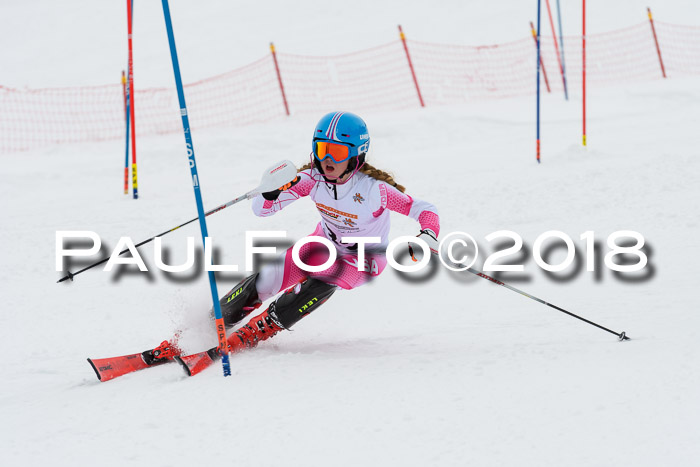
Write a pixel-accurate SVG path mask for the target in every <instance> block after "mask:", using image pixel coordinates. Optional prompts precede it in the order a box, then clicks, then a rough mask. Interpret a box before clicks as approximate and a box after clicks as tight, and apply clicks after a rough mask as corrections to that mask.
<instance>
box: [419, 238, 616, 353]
mask: <svg viewBox="0 0 700 467" xmlns="http://www.w3.org/2000/svg"><path fill="white" fill-rule="evenodd" d="M411 250H412V249H411V247H410V245H409V252H410V254H411V257H413V252H412V251H411ZM433 254H435V255H439V252H435V251H433ZM414 261H415V259H414ZM451 263H452V262H451ZM452 266H453V267H455V268H459V266H460V265H459V264H454V263H452ZM462 271H469V272H471V273H472V274H474V275H475V276H479V277H481V278H483V279H486V280H488V281H491V282H493V283H494V284H497V285H502V286H503V287H505V288H507V289H510V290H512V291H513V292H517V293H519V294H520V295H523V296H525V297H527V298H531V299H532V300H535V301H536V302H540V303H542V304H543V305H547V306H548V307H551V308H554V309H555V310H557V311H561V312H562V313H566V314H567V315H569V316H572V317H574V318H576V319H580V320H581V321H583V322H585V323H588V324H590V325H592V326H595V327H597V328H599V329H602V330H603V331H607V332H609V333H610V334H615V335H616V336H617V337H618V338H619V339H620V340H621V341H628V340H630V338H629V337H627V335H626V334H625V332H624V331H622V332H615V331H613V330H611V329H608V328H606V327H605V326H601V325H600V324H597V323H594V322H593V321H590V320H587V319H586V318H583V317H581V316H579V315H577V314H575V313H572V312H570V311H566V310H565V309H563V308H560V307H558V306H556V305H553V304H551V303H549V302H546V301H544V300H542V299H541V298H537V297H535V296H534V295H530V294H528V293H526V292H523V291H522V290H520V289H517V288H515V287H513V286H512V285H508V284H506V283H505V282H502V281H499V280H498V279H495V278H493V277H491V276H489V275H487V274H484V273H483V272H481V271H479V270H477V269H474V268H471V267H469V268H466V269H462Z"/></svg>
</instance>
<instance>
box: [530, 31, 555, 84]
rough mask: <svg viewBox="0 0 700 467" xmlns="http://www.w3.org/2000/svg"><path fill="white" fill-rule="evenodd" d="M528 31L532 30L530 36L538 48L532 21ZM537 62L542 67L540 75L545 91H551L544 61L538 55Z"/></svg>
mask: <svg viewBox="0 0 700 467" xmlns="http://www.w3.org/2000/svg"><path fill="white" fill-rule="evenodd" d="M530 31H532V38H533V39H534V40H535V48H537V49H539V46H538V45H537V32H536V31H535V25H534V24H532V21H530ZM538 56H539V63H540V66H541V67H542V76H543V77H544V84H545V85H546V86H547V92H552V90H551V89H550V88H549V80H548V79H547V70H545V68H544V62H543V61H542V56H541V55H539V53H538Z"/></svg>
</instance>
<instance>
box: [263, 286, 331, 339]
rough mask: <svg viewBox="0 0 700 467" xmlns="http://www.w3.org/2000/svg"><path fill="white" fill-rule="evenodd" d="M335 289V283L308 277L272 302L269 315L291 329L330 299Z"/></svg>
mask: <svg viewBox="0 0 700 467" xmlns="http://www.w3.org/2000/svg"><path fill="white" fill-rule="evenodd" d="M335 289H336V286H335V285H331V284H326V283H325V282H322V281H320V280H318V279H306V280H304V281H303V282H301V283H299V284H297V285H296V286H294V287H292V288H290V289H288V290H287V291H286V292H284V294H283V295H282V296H281V297H279V298H278V299H277V300H275V301H274V302H273V303H272V304H270V308H269V310H268V311H269V316H270V318H272V319H273V320H274V321H275V322H277V324H279V325H280V326H282V327H283V328H285V329H289V328H291V327H292V326H294V324H295V323H296V322H298V321H299V320H300V319H301V318H303V317H304V316H306V315H308V314H309V313H311V312H312V311H314V310H315V309H316V308H318V307H319V306H321V304H323V302H325V301H326V300H328V298H329V297H330V296H331V295H333V292H335Z"/></svg>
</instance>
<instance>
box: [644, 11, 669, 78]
mask: <svg viewBox="0 0 700 467" xmlns="http://www.w3.org/2000/svg"><path fill="white" fill-rule="evenodd" d="M647 13H649V23H651V33H652V34H653V35H654V43H655V44H656V53H657V54H658V55H659V63H660V64H661V75H663V77H664V78H665V77H666V69H665V68H664V61H663V60H662V58H661V49H660V48H659V40H658V39H657V38H656V28H654V20H653V19H652V17H651V9H649V8H648V7H647Z"/></svg>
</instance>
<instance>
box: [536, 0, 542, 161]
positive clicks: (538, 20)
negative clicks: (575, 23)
mask: <svg viewBox="0 0 700 467" xmlns="http://www.w3.org/2000/svg"><path fill="white" fill-rule="evenodd" d="M541 3H542V0H537V163H538V164H539V163H540V5H541Z"/></svg>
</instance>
